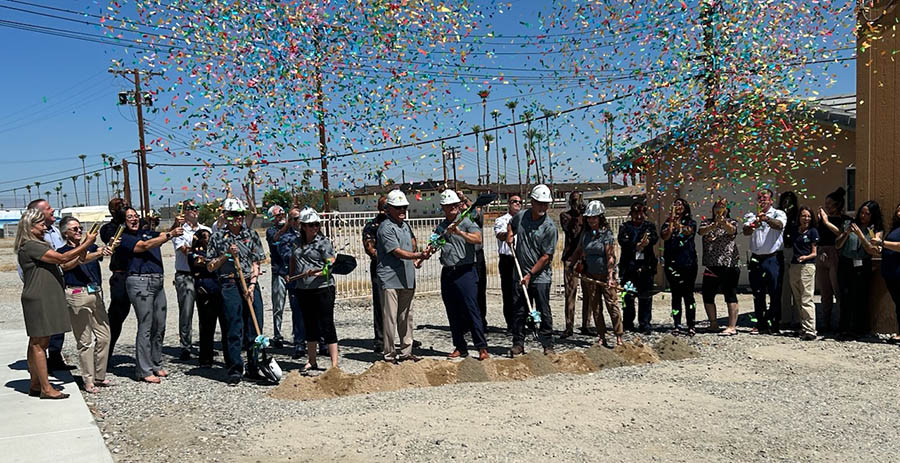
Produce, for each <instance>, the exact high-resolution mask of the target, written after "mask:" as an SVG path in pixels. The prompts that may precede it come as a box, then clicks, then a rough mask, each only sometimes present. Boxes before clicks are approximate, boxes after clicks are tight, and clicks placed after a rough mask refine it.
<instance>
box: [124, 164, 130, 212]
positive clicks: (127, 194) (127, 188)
mask: <svg viewBox="0 0 900 463" xmlns="http://www.w3.org/2000/svg"><path fill="white" fill-rule="evenodd" d="M122 180H123V181H124V182H125V186H124V188H125V202H126V203H128V205H129V206H131V180H130V179H129V177H128V160H127V159H123V160H122Z"/></svg>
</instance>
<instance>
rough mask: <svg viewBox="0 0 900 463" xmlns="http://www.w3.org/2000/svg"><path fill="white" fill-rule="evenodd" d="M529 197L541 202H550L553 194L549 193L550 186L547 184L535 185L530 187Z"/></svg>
mask: <svg viewBox="0 0 900 463" xmlns="http://www.w3.org/2000/svg"><path fill="white" fill-rule="evenodd" d="M531 199H533V200H535V201H537V202H541V203H552V202H553V196H551V195H550V187H548V186H547V185H544V184H541V185H535V187H534V188H532V189H531Z"/></svg>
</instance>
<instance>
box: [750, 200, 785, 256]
mask: <svg viewBox="0 0 900 463" xmlns="http://www.w3.org/2000/svg"><path fill="white" fill-rule="evenodd" d="M766 217H768V218H770V219H775V220H777V221H779V222H781V225H782V227H783V226H785V225H787V215H786V214H785V213H784V211H781V210H779V209H775V208H774V207H770V208H769V210H768V211H766ZM756 223H757V217H756V214H754V213H752V212H748V213H747V214H746V215H745V216H744V224H747V225H753V224H756ZM783 246H784V236H783V233H782V230H778V229H775V228H772V227H771V226H769V224H768V223H766V222H762V223H759V225H758V226H757V227H756V228H755V229H754V230H753V233H751V234H750V252H752V253H753V254H773V253H775V252H778V251H780V250H781V248H782V247H783Z"/></svg>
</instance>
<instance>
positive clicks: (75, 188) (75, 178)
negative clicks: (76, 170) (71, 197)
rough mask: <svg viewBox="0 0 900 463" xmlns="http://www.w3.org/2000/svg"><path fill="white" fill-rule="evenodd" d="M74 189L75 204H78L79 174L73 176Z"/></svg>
mask: <svg viewBox="0 0 900 463" xmlns="http://www.w3.org/2000/svg"><path fill="white" fill-rule="evenodd" d="M72 189H73V190H75V205H76V206H77V205H78V176H77V175H73V176H72Z"/></svg>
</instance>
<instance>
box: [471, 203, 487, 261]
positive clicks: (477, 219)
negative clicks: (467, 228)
mask: <svg viewBox="0 0 900 463" xmlns="http://www.w3.org/2000/svg"><path fill="white" fill-rule="evenodd" d="M469 218H470V219H472V223H474V224H475V226H477V227H478V230H481V229H482V228H484V214H482V213H481V211H480V210H478V209H474V210H472V214H471V215H469ZM472 246H475V250H476V251H481V250H483V249H484V242H483V241H482V242H481V243H478V244H473V245H472Z"/></svg>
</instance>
